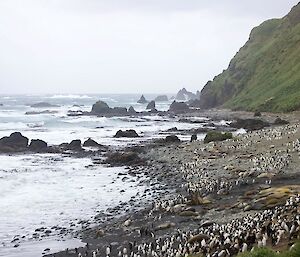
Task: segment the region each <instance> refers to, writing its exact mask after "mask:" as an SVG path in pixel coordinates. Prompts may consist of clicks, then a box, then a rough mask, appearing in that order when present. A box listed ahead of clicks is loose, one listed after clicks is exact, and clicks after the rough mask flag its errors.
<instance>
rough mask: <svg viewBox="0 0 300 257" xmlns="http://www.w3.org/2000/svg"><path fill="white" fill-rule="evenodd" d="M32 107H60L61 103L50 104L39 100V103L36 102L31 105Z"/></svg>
mask: <svg viewBox="0 0 300 257" xmlns="http://www.w3.org/2000/svg"><path fill="white" fill-rule="evenodd" d="M30 107H33V108H51V107H59V105H55V104H50V103H47V102H39V103H35V104H32V105H30Z"/></svg>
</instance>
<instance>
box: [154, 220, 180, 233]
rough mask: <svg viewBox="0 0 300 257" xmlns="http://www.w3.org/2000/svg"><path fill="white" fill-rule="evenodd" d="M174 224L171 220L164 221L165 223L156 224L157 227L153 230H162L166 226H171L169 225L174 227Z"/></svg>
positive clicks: (166, 227)
mask: <svg viewBox="0 0 300 257" xmlns="http://www.w3.org/2000/svg"><path fill="white" fill-rule="evenodd" d="M174 226H175V223H172V222H166V223H163V224H160V225H158V226H157V227H155V229H154V230H155V231H158V230H164V229H168V228H171V227H174Z"/></svg>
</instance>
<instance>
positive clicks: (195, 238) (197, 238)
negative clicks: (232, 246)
mask: <svg viewBox="0 0 300 257" xmlns="http://www.w3.org/2000/svg"><path fill="white" fill-rule="evenodd" d="M203 239H204V240H208V239H209V236H207V235H205V234H198V235H196V236H193V237H191V238H190V239H189V240H188V242H187V243H188V244H194V243H200V242H201V241H202V240H203Z"/></svg>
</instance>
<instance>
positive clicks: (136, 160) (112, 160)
mask: <svg viewBox="0 0 300 257" xmlns="http://www.w3.org/2000/svg"><path fill="white" fill-rule="evenodd" d="M106 162H107V163H109V164H110V165H112V166H123V165H138V164H141V163H143V160H142V159H141V158H140V157H139V156H138V154H137V153H136V152H131V151H130V152H115V153H110V154H108V156H107V159H106Z"/></svg>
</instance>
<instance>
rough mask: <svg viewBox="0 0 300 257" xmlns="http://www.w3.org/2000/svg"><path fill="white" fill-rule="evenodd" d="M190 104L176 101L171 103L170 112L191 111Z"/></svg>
mask: <svg viewBox="0 0 300 257" xmlns="http://www.w3.org/2000/svg"><path fill="white" fill-rule="evenodd" d="M189 109H190V108H189V106H188V105H187V104H186V103H184V102H176V101H174V102H173V103H172V104H171V105H170V108H169V112H172V113H175V114H177V113H185V112H188V111H189Z"/></svg>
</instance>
